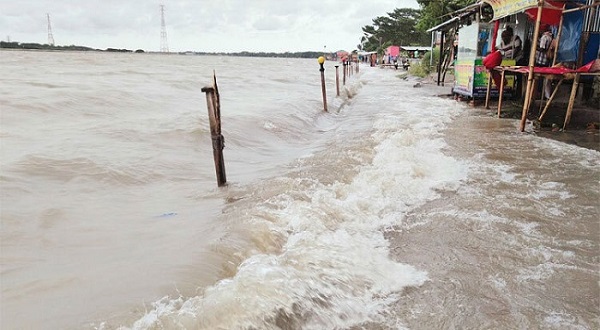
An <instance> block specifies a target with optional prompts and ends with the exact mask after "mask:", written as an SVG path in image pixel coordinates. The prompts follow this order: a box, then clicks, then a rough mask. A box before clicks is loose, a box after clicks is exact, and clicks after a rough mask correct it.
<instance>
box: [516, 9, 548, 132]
mask: <svg viewBox="0 0 600 330" xmlns="http://www.w3.org/2000/svg"><path fill="white" fill-rule="evenodd" d="M543 7H544V0H538V10H537V18H536V20H535V30H534V32H533V40H532V43H531V51H530V52H529V74H528V75H527V91H526V93H525V102H523V113H522V114H521V125H520V130H521V132H524V131H525V122H526V121H527V112H528V111H529V103H530V101H529V100H530V98H531V97H532V95H533V90H532V86H533V70H534V66H535V50H536V49H537V46H538V36H539V34H540V23H541V21H542V9H543Z"/></svg>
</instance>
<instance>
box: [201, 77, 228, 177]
mask: <svg viewBox="0 0 600 330" xmlns="http://www.w3.org/2000/svg"><path fill="white" fill-rule="evenodd" d="M214 82H215V85H214V86H211V87H203V88H202V92H203V93H206V106H207V108H208V121H209V123H210V135H211V139H212V147H213V159H214V162H215V172H216V175H217V185H218V186H219V187H222V186H224V185H225V184H226V183H227V175H226V173H225V161H224V160H223V148H225V144H224V141H225V139H224V138H223V135H221V118H220V116H221V110H220V105H219V97H218V88H217V86H216V77H214Z"/></svg>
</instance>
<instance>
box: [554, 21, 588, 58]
mask: <svg viewBox="0 0 600 330" xmlns="http://www.w3.org/2000/svg"><path fill="white" fill-rule="evenodd" d="M582 29H583V12H582V11H576V12H572V13H567V14H564V18H563V28H562V35H561V36H560V45H559V47H558V52H557V55H556V56H557V57H556V60H557V62H577V53H578V52H579V41H580V39H581V31H582Z"/></svg>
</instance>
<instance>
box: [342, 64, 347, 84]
mask: <svg viewBox="0 0 600 330" xmlns="http://www.w3.org/2000/svg"><path fill="white" fill-rule="evenodd" d="M346 66H347V65H346V61H343V63H342V67H343V68H344V77H343V78H344V79H343V80H342V82H343V84H344V86H346V71H347V68H346Z"/></svg>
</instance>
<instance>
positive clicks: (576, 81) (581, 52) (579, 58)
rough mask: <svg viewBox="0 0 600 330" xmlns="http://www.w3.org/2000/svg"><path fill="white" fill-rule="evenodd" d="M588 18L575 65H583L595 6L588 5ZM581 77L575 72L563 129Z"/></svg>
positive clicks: (569, 114)
mask: <svg viewBox="0 0 600 330" xmlns="http://www.w3.org/2000/svg"><path fill="white" fill-rule="evenodd" d="M590 8H591V9H590V20H589V21H588V24H587V26H583V27H582V29H583V31H581V32H582V33H581V39H580V41H579V52H578V54H577V67H581V66H582V65H583V56H584V54H585V49H586V47H587V45H588V42H589V38H590V30H591V29H592V24H593V19H591V18H593V17H595V13H596V9H597V8H596V6H590ZM580 78H581V73H576V74H575V78H574V79H573V87H572V88H571V97H570V98H569V105H568V106H567V114H566V116H565V123H564V124H563V131H564V130H565V129H566V128H567V125H568V124H569V122H570V121H571V115H572V113H573V106H574V105H575V96H576V95H577V88H579V80H580Z"/></svg>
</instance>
